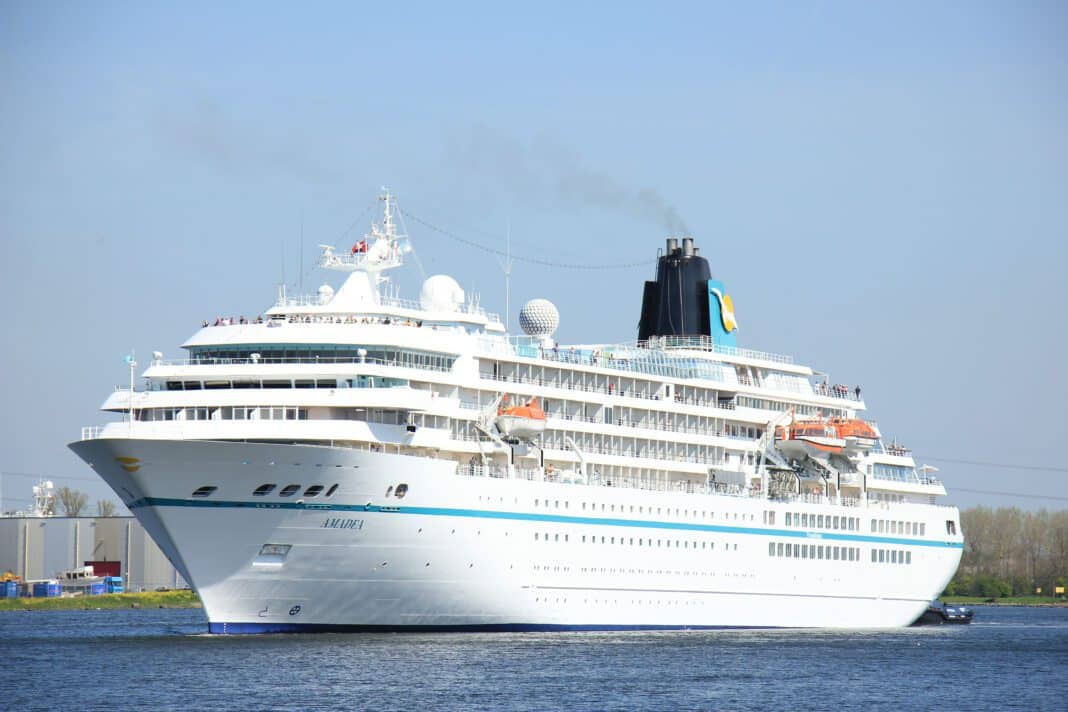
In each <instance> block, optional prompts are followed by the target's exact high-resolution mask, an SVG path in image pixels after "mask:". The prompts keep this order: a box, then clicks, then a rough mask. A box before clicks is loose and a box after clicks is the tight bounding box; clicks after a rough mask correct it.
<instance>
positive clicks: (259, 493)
mask: <svg viewBox="0 0 1068 712" xmlns="http://www.w3.org/2000/svg"><path fill="white" fill-rule="evenodd" d="M277 486H278V485H273V484H271V485H260V486H259V487H257V488H256V489H255V490H253V492H252V494H253V496H256V497H263V496H264V495H268V494H270V493H271V492H273V491H274V488H275V487H277Z"/></svg>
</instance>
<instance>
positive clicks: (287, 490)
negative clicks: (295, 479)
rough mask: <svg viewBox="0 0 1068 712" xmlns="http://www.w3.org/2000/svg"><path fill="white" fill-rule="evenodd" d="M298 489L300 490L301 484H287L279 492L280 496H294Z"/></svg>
mask: <svg viewBox="0 0 1068 712" xmlns="http://www.w3.org/2000/svg"><path fill="white" fill-rule="evenodd" d="M298 491H300V485H286V486H285V487H283V488H282V491H281V492H279V493H278V496H279V497H292V496H293V495H295V494H296V493H297V492H298Z"/></svg>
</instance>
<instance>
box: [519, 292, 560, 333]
mask: <svg viewBox="0 0 1068 712" xmlns="http://www.w3.org/2000/svg"><path fill="white" fill-rule="evenodd" d="M519 326H520V327H522V329H523V333H524V334H526V335H527V336H552V333H553V332H554V331H556V328H557V327H558V326H560V312H559V311H557V309H556V305H555V304H553V303H552V302H550V301H549V300H548V299H531V300H530V301H529V302H527V303H526V304H524V305H523V308H522V309H520V310H519Z"/></svg>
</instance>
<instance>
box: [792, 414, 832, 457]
mask: <svg viewBox="0 0 1068 712" xmlns="http://www.w3.org/2000/svg"><path fill="white" fill-rule="evenodd" d="M775 444H776V446H778V448H779V450H781V451H782V452H784V453H785V454H787V455H791V456H793V457H800V456H803V455H811V456H813V457H817V458H821V459H823V458H826V457H827V456H828V455H837V454H839V453H841V452H842V451H843V450H845V447H846V441H845V440H844V439H843V438H841V437H839V434H838V431H837V430H836V429H835V428H834V426H833V425H831V423H830V422H828V421H825V420H823V419H819V420H797V421H794V422H792V423H790V425H789V426H782V425H780V426H778V427H776V428H775Z"/></svg>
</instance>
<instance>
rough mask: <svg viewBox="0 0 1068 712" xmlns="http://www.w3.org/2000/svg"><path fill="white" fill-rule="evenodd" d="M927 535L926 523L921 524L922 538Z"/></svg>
mask: <svg viewBox="0 0 1068 712" xmlns="http://www.w3.org/2000/svg"><path fill="white" fill-rule="evenodd" d="M926 535H927V525H926V524H925V523H924V522H920V536H926Z"/></svg>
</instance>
